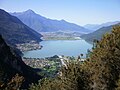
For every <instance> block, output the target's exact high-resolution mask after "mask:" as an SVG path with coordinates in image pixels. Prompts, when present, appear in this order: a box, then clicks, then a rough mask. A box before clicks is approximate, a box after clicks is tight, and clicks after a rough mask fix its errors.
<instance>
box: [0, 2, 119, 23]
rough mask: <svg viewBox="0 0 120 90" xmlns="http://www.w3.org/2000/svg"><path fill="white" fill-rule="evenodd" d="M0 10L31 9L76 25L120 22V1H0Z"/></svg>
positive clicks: (17, 10)
mask: <svg viewBox="0 0 120 90" xmlns="http://www.w3.org/2000/svg"><path fill="white" fill-rule="evenodd" d="M0 8H1V9H4V10H5V11H7V12H22V11H26V10H28V9H31V10H33V11H35V12H36V13H37V14H40V15H42V16H44V17H47V18H50V19H57V20H61V19H64V20H66V21H68V22H71V23H76V24H78V25H85V24H100V23H105V22H112V21H120V0H0Z"/></svg>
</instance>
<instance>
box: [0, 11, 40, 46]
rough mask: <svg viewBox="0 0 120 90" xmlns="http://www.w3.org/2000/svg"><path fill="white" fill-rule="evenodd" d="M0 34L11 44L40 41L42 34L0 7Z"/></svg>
mask: <svg viewBox="0 0 120 90" xmlns="http://www.w3.org/2000/svg"><path fill="white" fill-rule="evenodd" d="M0 34H1V35H2V37H3V38H4V39H5V41H6V42H7V43H8V44H11V45H15V44H20V43H26V42H30V41H35V42H40V41H41V39H40V38H41V36H42V35H41V34H39V33H37V32H36V31H34V30H33V29H31V28H29V27H28V26H27V25H25V24H24V23H23V22H21V21H20V20H19V19H18V18H17V17H15V16H12V15H10V14H9V13H7V12H6V11H4V10H2V9H0Z"/></svg>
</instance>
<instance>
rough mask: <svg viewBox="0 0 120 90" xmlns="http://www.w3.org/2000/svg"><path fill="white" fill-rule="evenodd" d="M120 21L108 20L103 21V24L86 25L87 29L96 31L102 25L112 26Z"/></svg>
mask: <svg viewBox="0 0 120 90" xmlns="http://www.w3.org/2000/svg"><path fill="white" fill-rule="evenodd" d="M119 22H120V21H115V22H106V23H103V24H87V25H85V26H84V27H85V28H87V29H90V30H93V31H95V30H98V29H100V28H102V27H107V26H110V25H114V24H117V23H119Z"/></svg>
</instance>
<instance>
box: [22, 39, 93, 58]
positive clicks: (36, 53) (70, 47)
mask: <svg viewBox="0 0 120 90" xmlns="http://www.w3.org/2000/svg"><path fill="white" fill-rule="evenodd" d="M40 45H42V46H43V48H42V49H41V50H32V51H26V52H23V54H24V56H23V57H29V58H30V57H31V58H45V57H51V56H54V55H65V56H75V57H76V56H78V55H80V54H81V53H82V54H84V57H85V55H86V53H87V49H91V48H92V45H91V44H89V43H87V42H86V41H85V40H50V41H42V42H40Z"/></svg>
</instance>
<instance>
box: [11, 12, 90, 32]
mask: <svg viewBox="0 0 120 90" xmlns="http://www.w3.org/2000/svg"><path fill="white" fill-rule="evenodd" d="M10 14H11V15H13V16H16V17H18V18H19V19H20V20H21V21H22V22H23V23H24V24H26V25H27V26H29V27H31V28H32V29H34V30H36V31H37V32H56V31H63V32H68V31H69V32H81V33H88V32H89V30H87V29H85V28H83V27H81V26H79V25H76V24H73V23H69V22H67V21H65V20H52V19H48V18H45V17H43V16H41V15H39V14H36V13H35V12H34V11H32V10H27V11H24V12H15V13H10Z"/></svg>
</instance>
